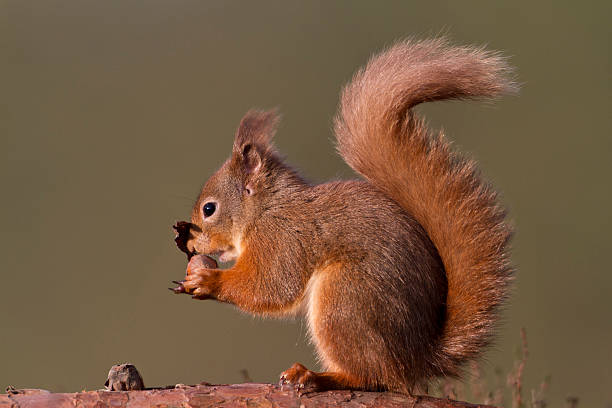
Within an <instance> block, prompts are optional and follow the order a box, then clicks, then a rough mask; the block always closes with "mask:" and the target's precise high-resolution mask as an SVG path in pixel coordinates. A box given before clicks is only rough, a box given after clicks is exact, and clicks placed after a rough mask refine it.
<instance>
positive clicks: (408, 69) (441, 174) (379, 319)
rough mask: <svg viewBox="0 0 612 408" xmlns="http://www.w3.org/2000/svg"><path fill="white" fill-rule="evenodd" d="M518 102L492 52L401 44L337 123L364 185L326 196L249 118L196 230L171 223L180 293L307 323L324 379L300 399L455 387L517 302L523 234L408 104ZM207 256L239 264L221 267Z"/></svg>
mask: <svg viewBox="0 0 612 408" xmlns="http://www.w3.org/2000/svg"><path fill="white" fill-rule="evenodd" d="M514 90H516V85H515V84H514V82H513V81H512V78H511V69H510V67H509V66H508V65H507V64H506V62H505V59H504V58H503V57H501V56H500V55H499V54H497V53H492V52H488V51H485V50H483V49H481V48H473V47H453V46H450V45H449V44H448V43H447V41H445V40H444V39H430V40H423V41H413V40H408V41H403V42H399V43H397V44H395V45H394V46H392V47H390V48H389V49H387V50H386V51H384V52H382V53H381V54H379V55H377V56H374V57H373V58H372V59H371V60H370V61H369V63H368V64H367V65H366V66H365V67H364V68H362V69H361V70H359V71H358V72H357V73H356V74H355V76H354V77H353V79H352V81H351V82H350V83H349V84H348V85H346V87H345V88H344V90H343V92H342V95H341V100H340V105H339V109H338V113H337V116H336V118H335V121H334V130H335V134H336V138H337V148H338V151H339V153H340V155H341V156H342V157H343V158H344V160H345V161H346V162H347V163H348V164H349V165H350V166H351V167H352V168H353V169H354V170H355V171H356V172H357V173H359V174H360V175H361V176H363V180H352V181H333V182H329V183H324V184H318V185H313V184H310V183H308V182H306V181H305V180H304V179H303V178H302V177H301V176H300V175H299V174H298V173H297V172H296V171H295V170H294V169H292V168H291V167H290V166H288V165H287V164H285V162H284V160H283V159H282V158H281V156H280V155H279V153H278V152H277V151H276V150H275V148H274V146H273V145H272V141H271V139H272V136H273V135H274V133H275V129H276V125H277V122H278V116H277V115H276V113H275V112H273V111H272V112H264V111H250V112H248V113H247V114H246V115H245V116H244V118H243V119H242V120H241V122H240V125H239V126H238V130H237V131H236V134H235V138H234V144H233V149H232V153H231V156H230V157H229V159H228V160H227V161H226V162H225V163H224V164H223V165H222V166H221V168H220V169H219V170H218V171H217V172H216V173H215V174H214V175H213V176H212V177H211V178H210V179H209V180H208V181H207V182H206V184H205V185H204V187H203V188H202V191H201V194H200V196H199V198H198V199H197V201H196V203H195V205H194V207H193V211H192V213H191V222H190V223H188V222H181V223H179V224H178V225H177V226H175V228H176V229H177V232H178V236H177V238H176V240H177V243H178V244H179V248H181V249H182V250H183V251H185V252H186V253H188V256H189V258H190V261H189V264H188V266H187V275H186V277H185V280H184V281H181V282H176V283H178V285H179V286H178V287H177V288H175V289H174V291H175V292H177V293H187V294H189V295H192V296H193V297H194V298H197V299H216V300H218V301H221V302H226V303H230V304H233V305H236V306H237V307H238V308H240V309H241V310H243V311H246V312H249V313H252V314H256V315H263V316H288V315H304V316H305V319H306V320H307V322H308V328H309V333H310V336H311V338H312V342H313V343H314V345H315V347H316V351H317V353H318V357H319V359H320V361H321V363H322V366H323V368H324V370H325V371H324V372H314V371H311V370H309V369H307V368H306V367H304V366H303V365H301V364H298V363H296V364H294V365H293V366H292V367H291V368H289V369H288V370H287V371H285V372H284V373H282V374H281V380H280V381H281V384H290V385H293V386H295V387H296V388H297V389H298V390H299V391H300V392H310V391H322V390H327V389H361V390H393V391H399V392H405V393H412V392H414V391H415V390H423V389H426V386H427V384H428V383H429V382H430V381H431V380H433V379H435V378H436V377H441V376H458V375H460V373H461V371H462V370H461V369H462V366H464V364H465V363H466V362H467V361H470V360H473V359H475V358H477V357H478V356H479V355H480V354H481V353H482V351H483V348H485V346H487V345H488V344H489V343H490V342H491V340H492V336H493V334H494V329H495V326H496V321H497V320H498V314H499V310H500V307H501V306H502V305H503V303H504V301H505V300H506V298H507V296H508V292H509V287H510V284H511V282H512V278H513V274H514V270H513V267H512V265H511V263H510V260H509V240H510V237H511V234H512V231H511V227H510V226H509V224H508V223H507V221H506V220H505V218H506V211H505V209H504V208H503V207H502V206H501V205H500V203H499V200H498V195H497V193H496V192H495V191H494V190H493V189H492V188H491V187H490V186H489V184H487V183H486V182H484V181H483V180H482V179H481V177H480V175H479V173H478V170H477V169H476V167H475V163H474V162H473V161H472V160H469V159H467V158H465V157H463V156H461V155H459V154H458V153H456V152H454V151H452V150H451V149H450V147H449V142H447V141H446V139H445V137H444V135H443V134H442V133H440V132H433V131H431V130H429V129H428V128H427V126H426V124H425V122H424V120H423V119H421V118H420V117H419V116H417V114H416V113H415V112H414V110H413V107H414V106H415V105H417V104H419V103H421V102H427V101H435V100H443V99H474V98H493V97H497V96H499V95H501V94H503V93H507V92H511V91H514ZM209 255H212V256H215V255H216V256H218V257H219V259H220V260H221V261H223V262H227V261H232V260H235V263H234V265H233V266H231V267H230V268H229V269H225V270H223V269H218V268H217V263H216V262H215V260H213V259H212V258H210V257H209Z"/></svg>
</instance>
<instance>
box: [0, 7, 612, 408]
mask: <svg viewBox="0 0 612 408" xmlns="http://www.w3.org/2000/svg"><path fill="white" fill-rule="evenodd" d="M609 4H610V3H609V2H603V1H602V2H585V3H580V2H531V3H527V2H526V3H523V4H519V3H517V2H504V3H501V2H486V1H476V2H469V3H465V2H452V1H449V2H436V3H435V4H434V3H419V4H412V2H403V1H397V2H367V1H335V2H326V1H311V2H299V1H266V2H235V1H231V2H230V1H228V2H210V1H207V2H203V1H175V2H169V1H147V2H133V1H76V0H74V1H44V2H43V1H40V2H35V1H27V2H24V1H7V0H2V1H0V183H1V186H2V190H1V191H2V193H1V194H2V200H1V201H0V203H1V206H2V207H1V211H0V221H1V225H2V234H1V235H0V271H1V273H2V283H1V284H0V311H1V316H2V324H1V326H0V353H2V362H1V363H0V386H1V387H2V389H3V388H4V387H5V386H7V385H9V384H11V385H14V386H16V387H40V388H48V389H51V390H54V391H78V390H81V389H84V388H87V389H95V388H99V387H101V386H102V384H103V382H104V380H105V376H106V373H107V371H108V369H109V368H110V366H111V365H112V364H115V363H118V362H132V363H134V364H135V365H136V366H137V367H138V368H139V369H140V371H141V373H142V374H143V377H144V379H145V384H146V385H148V386H154V385H166V384H174V383H177V382H181V383H196V382H199V381H203V380H206V381H209V382H240V381H242V380H243V376H242V375H241V370H243V369H246V370H248V374H249V375H250V377H251V378H252V379H253V380H255V381H262V382H264V381H266V382H270V381H276V378H277V374H278V373H279V372H280V371H282V370H283V369H285V368H286V367H288V366H289V365H290V364H292V363H293V362H294V361H301V362H303V363H305V364H306V365H309V366H313V365H315V364H316V363H315V361H314V358H313V353H312V349H311V347H310V346H309V345H308V344H307V342H306V340H305V326H304V325H303V324H302V323H300V322H299V321H298V322H295V321H264V320H260V319H253V318H251V317H248V316H245V315H243V314H242V313H240V312H238V311H236V310H235V309H233V308H232V307H230V306H226V305H221V304H216V303H214V302H202V301H193V300H191V299H190V298H188V297H186V296H174V295H172V294H171V293H170V292H169V291H168V290H167V289H166V287H168V286H169V282H170V280H172V279H179V278H181V277H182V276H183V274H184V268H185V264H186V260H185V256H184V254H181V253H180V252H179V251H178V250H177V249H176V248H175V246H174V243H173V240H172V239H173V233H172V231H171V229H170V226H171V225H172V223H173V222H174V221H175V220H177V219H185V218H187V217H188V215H189V211H190V208H191V204H192V201H193V199H195V197H196V196H197V194H198V191H199V188H200V186H201V184H202V183H203V182H204V181H205V179H206V178H207V177H208V176H209V175H210V174H211V172H212V171H214V169H215V168H216V167H217V166H218V165H219V164H220V163H222V162H223V160H224V159H225V157H226V156H227V155H228V154H229V151H230V148H231V141H232V136H233V132H234V129H235V127H236V125H237V124H238V121H239V120H240V118H241V116H242V114H243V113H244V112H245V111H246V110H247V109H249V108H251V107H262V108H268V107H275V106H278V107H279V108H280V110H281V112H282V113H283V122H282V124H281V127H280V130H279V133H278V137H277V144H278V146H279V147H280V149H281V150H282V152H283V153H284V154H286V155H287V156H288V158H289V161H290V162H291V163H293V164H294V165H295V166H297V167H298V168H300V169H301V170H302V171H303V173H304V174H305V175H307V176H308V177H309V178H310V179H311V180H312V181H315V182H318V181H324V180H327V179H329V178H342V177H345V178H346V177H354V175H353V173H352V172H351V171H350V169H348V167H347V166H345V165H344V164H343V163H342V161H341V160H340V159H339V158H338V156H337V155H336V154H335V152H334V150H333V141H332V140H333V139H332V132H331V130H330V129H331V120H332V117H333V114H334V111H335V107H336V104H337V99H338V92H339V90H340V89H341V86H342V84H344V83H345V82H346V81H348V80H349V78H350V77H351V75H352V73H353V72H354V70H355V69H356V68H357V67H359V66H360V65H362V64H363V63H364V62H365V61H366V60H367V58H368V57H369V56H370V55H371V54H372V53H373V52H376V51H377V50H380V49H381V48H382V47H384V46H386V45H389V44H391V43H392V42H393V41H394V40H395V39H400V38H404V37H407V36H416V37H419V38H420V37H427V36H432V35H437V34H440V33H445V34H447V35H448V36H449V37H450V38H451V39H452V41H453V42H454V43H457V44H487V45H488V46H489V47H490V48H492V49H495V50H502V51H503V52H504V53H506V54H507V55H510V56H511V57H512V60H511V61H512V64H513V65H515V66H516V67H517V73H518V76H519V79H520V81H521V82H522V83H523V90H522V92H521V94H520V95H519V96H518V97H509V98H505V99H503V100H501V101H499V102H497V103H494V104H482V103H474V102H472V103H465V102H448V103H442V104H437V105H432V106H426V107H424V108H422V109H421V110H422V111H423V112H424V113H425V114H427V116H428V118H429V120H430V122H431V123H432V125H433V126H435V127H442V126H444V128H445V129H446V131H447V134H448V136H449V137H450V138H451V139H452V140H453V141H454V142H455V146H457V147H458V148H460V149H461V150H462V151H465V152H469V154H471V155H472V156H473V157H475V158H477V159H478V160H479V162H480V164H481V167H482V169H483V171H484V173H485V174H486V176H487V177H488V178H489V179H490V180H491V181H492V182H493V183H494V185H495V186H496V187H497V188H498V189H499V190H501V191H502V192H503V195H504V201H505V203H506V204H507V206H508V207H509V209H510V212H511V217H512V219H513V220H514V223H515V224H516V227H517V231H518V232H517V235H516V238H515V241H514V243H515V244H514V248H515V250H514V255H513V259H514V262H515V263H516V264H517V265H518V268H519V277H518V281H517V285H516V291H515V294H514V296H513V299H512V304H511V305H510V306H509V307H508V309H507V313H506V315H505V317H506V319H505V320H506V322H505V324H504V326H503V328H502V330H501V332H500V334H501V335H500V337H499V342H498V344H497V346H496V347H495V348H492V349H491V350H490V351H489V352H488V354H487V359H486V361H485V363H484V367H485V370H486V373H487V375H488V376H489V377H490V378H492V377H494V376H493V374H492V373H493V372H494V370H495V368H496V367H502V368H504V369H508V368H509V367H511V366H512V361H513V360H514V359H515V357H516V353H515V350H516V347H517V346H518V345H519V343H520V336H519V328H520V327H522V326H524V327H526V328H527V334H528V337H529V341H530V357H529V361H528V365H527V369H526V383H527V386H528V387H535V386H536V385H537V384H538V383H539V382H540V381H541V380H542V379H543V378H544V377H546V376H547V375H551V376H552V379H551V388H550V391H549V395H550V401H551V402H552V403H554V404H557V405H561V401H562V400H563V398H565V396H567V395H577V396H579V397H580V398H581V399H582V401H583V403H584V406H603V405H604V404H605V403H610V402H611V401H612V394H611V392H612V391H611V389H612V373H611V368H610V367H611V366H612V348H611V346H610V345H611V344H612V324H611V323H610V316H609V314H610V309H611V307H612V300H611V299H610V295H611V293H612V291H611V289H612V276H611V275H610V271H611V268H610V261H609V253H610V251H611V249H612V248H611V245H610V238H609V232H610V231H611V230H612V223H611V216H610V208H611V207H612V202H611V201H612V193H611V191H610V175H611V174H612V161H611V160H610V153H611V152H612V142H611V137H610V136H611V134H610V130H611V129H610V43H609V41H610V34H611V33H610V28H609V16H610V8H611V7H610V5H609ZM491 381H492V380H491Z"/></svg>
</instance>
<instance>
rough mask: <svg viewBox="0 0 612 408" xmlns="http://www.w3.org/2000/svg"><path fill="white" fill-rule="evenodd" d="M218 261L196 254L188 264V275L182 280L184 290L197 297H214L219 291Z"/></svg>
mask: <svg viewBox="0 0 612 408" xmlns="http://www.w3.org/2000/svg"><path fill="white" fill-rule="evenodd" d="M216 268H217V262H216V261H215V260H214V259H212V258H211V257H208V256H205V255H195V256H193V257H192V258H191V260H190V261H189V264H188V265H187V275H186V276H185V280H184V281H182V282H181V286H182V287H183V288H184V292H185V293H187V294H189V295H191V296H192V297H193V298H195V299H209V298H214V297H216V295H217V292H218V286H219V270H218V269H216Z"/></svg>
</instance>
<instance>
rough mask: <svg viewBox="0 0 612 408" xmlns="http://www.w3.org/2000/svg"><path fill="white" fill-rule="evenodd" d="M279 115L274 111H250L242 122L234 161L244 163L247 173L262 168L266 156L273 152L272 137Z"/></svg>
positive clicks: (234, 148) (234, 150) (235, 146)
mask: <svg viewBox="0 0 612 408" xmlns="http://www.w3.org/2000/svg"><path fill="white" fill-rule="evenodd" d="M277 124H278V114H277V113H276V111H275V110H272V111H267V112H264V111H249V112H247V114H246V115H244V117H243V118H242V120H241V121H240V126H238V130H237V131H236V137H235V139H234V147H233V156H234V159H236V160H238V161H239V162H241V163H242V165H243V168H244V169H245V170H246V172H247V173H254V172H256V171H257V170H259V168H260V167H261V165H262V163H263V161H264V158H265V155H266V154H268V153H269V152H271V151H272V150H273V147H272V137H273V136H274V133H275V132H276V126H277Z"/></svg>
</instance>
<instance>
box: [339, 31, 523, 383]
mask: <svg viewBox="0 0 612 408" xmlns="http://www.w3.org/2000/svg"><path fill="white" fill-rule="evenodd" d="M509 73H510V70H509V68H508V66H507V65H506V63H505V60H504V58H503V57H501V56H500V55H498V54H495V53H491V52H488V51H484V50H483V49H478V48H469V47H451V46H449V45H448V44H447V42H446V41H445V40H443V39H433V40H425V41H418V42H417V41H404V42H400V43H398V44H396V45H394V46H393V47H391V48H389V49H388V50H387V51H385V52H383V53H382V54H380V55H378V56H375V57H374V58H372V59H371V60H370V62H369V63H368V64H367V66H366V67H365V68H363V69H362V70H360V71H359V72H357V74H355V76H354V78H353V80H352V81H351V83H349V84H348V85H347V86H346V87H345V89H344V91H343V93H342V97H341V102H340V106H339V112H338V115H337V117H336V120H335V132H336V136H337V139H338V150H339V152H340V154H341V155H342V156H343V157H344V159H345V160H346V162H347V163H348V164H349V165H350V166H351V167H352V168H353V169H355V170H356V171H357V172H359V173H361V174H362V175H363V176H364V177H365V178H366V179H368V180H369V181H370V182H371V183H373V184H374V185H375V186H377V187H378V188H379V189H381V190H382V191H384V192H385V193H386V194H388V195H389V196H390V197H392V198H393V199H394V200H396V201H397V202H398V203H399V204H400V205H401V206H402V207H403V208H405V209H406V210H407V211H408V212H410V213H411V214H412V215H413V216H414V217H415V218H416V219H417V220H418V221H419V222H420V223H421V225H422V226H423V227H424V228H425V230H426V231H427V233H428V235H429V236H430V238H431V240H432V241H433V243H434V244H435V246H436V248H437V249H438V252H439V254H440V257H441V259H442V262H443V263H444V267H445V269H446V274H447V280H448V295H447V313H446V322H445V325H444V331H443V333H442V337H441V346H440V347H439V355H438V356H436V357H435V358H434V359H435V360H436V361H437V362H438V364H436V365H437V366H438V368H439V372H440V374H445V375H456V374H457V373H458V372H459V368H460V366H461V364H462V363H464V362H465V361H467V360H469V359H471V358H475V357H477V356H478V355H479V353H480V352H481V351H482V349H483V347H484V346H486V345H487V344H488V343H489V342H490V341H491V339H492V335H493V330H494V326H495V323H496V320H497V313H498V309H499V308H500V306H501V304H502V303H503V301H504V300H505V298H506V297H507V294H508V290H509V285H510V282H511V280H512V275H513V270H512V268H511V266H510V263H509V254H508V241H509V239H510V236H511V234H512V232H511V228H510V226H509V225H508V224H507V223H506V222H505V220H504V219H505V210H504V208H502V206H501V205H500V204H499V203H498V199H497V194H496V193H495V191H493V190H492V189H491V187H490V186H489V185H488V184H486V183H485V182H484V181H483V180H482V179H481V178H480V176H479V173H478V171H477V169H476V168H475V164H474V162H473V161H471V160H469V159H466V158H464V157H462V156H460V155H458V154H457V153H455V152H453V151H451V150H450V148H449V143H448V142H447V141H446V140H445V138H444V136H443V135H442V134H441V133H438V134H433V133H431V132H430V131H429V130H428V129H427V127H426V126H425V124H424V122H423V120H422V119H420V118H418V117H416V115H415V114H414V113H413V111H412V108H413V107H414V106H415V105H417V104H419V103H421V102H426V101H434V100H442V99H470V98H487V97H495V96H498V95H500V94H502V93H504V92H508V91H513V90H514V89H515V85H514V83H513V82H512V81H511V79H510V78H509Z"/></svg>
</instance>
